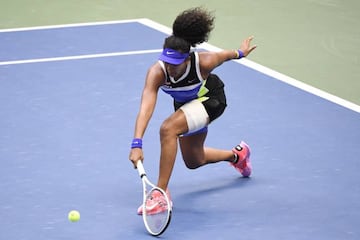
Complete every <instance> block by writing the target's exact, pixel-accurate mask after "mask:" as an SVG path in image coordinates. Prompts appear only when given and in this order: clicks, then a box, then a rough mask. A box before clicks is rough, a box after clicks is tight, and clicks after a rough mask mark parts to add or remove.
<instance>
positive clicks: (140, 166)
mask: <svg viewBox="0 0 360 240" xmlns="http://www.w3.org/2000/svg"><path fill="white" fill-rule="evenodd" d="M136 168H137V170H138V173H139V176H140V177H141V178H142V177H143V176H145V175H146V173H145V169H144V166H143V164H142V161H141V160H138V161H137V162H136Z"/></svg>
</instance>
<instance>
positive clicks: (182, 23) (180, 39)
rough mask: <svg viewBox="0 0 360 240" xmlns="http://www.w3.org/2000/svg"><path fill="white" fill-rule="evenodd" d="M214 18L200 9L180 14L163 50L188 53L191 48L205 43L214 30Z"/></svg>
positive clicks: (196, 8) (192, 9) (188, 10)
mask: <svg viewBox="0 0 360 240" xmlns="http://www.w3.org/2000/svg"><path fill="white" fill-rule="evenodd" d="M214 21H215V16H214V15H213V14H212V13H211V12H209V11H207V10H205V9H203V8H201V7H195V8H190V9H187V10H185V11H183V12H182V13H180V14H179V15H178V16H177V17H176V19H175V21H174V23H173V26H172V29H173V35H171V36H169V37H167V38H166V39H165V42H164V46H163V47H164V48H171V49H175V50H179V51H181V52H183V53H185V52H189V51H190V48H191V47H195V46H196V45H197V44H200V43H203V42H207V41H208V39H209V35H210V32H211V31H212V30H213V29H214Z"/></svg>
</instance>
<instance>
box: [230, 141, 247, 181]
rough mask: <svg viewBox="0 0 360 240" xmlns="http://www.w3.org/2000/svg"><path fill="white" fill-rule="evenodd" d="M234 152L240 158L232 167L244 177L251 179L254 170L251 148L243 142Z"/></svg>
mask: <svg viewBox="0 0 360 240" xmlns="http://www.w3.org/2000/svg"><path fill="white" fill-rule="evenodd" d="M232 151H233V153H234V154H236V155H237V156H238V160H237V162H236V163H231V165H232V166H233V167H234V168H235V169H236V170H237V171H239V172H240V173H241V174H242V175H243V176H244V177H249V176H250V175H251V169H252V167H251V163H250V147H249V146H248V145H247V144H246V143H245V142H243V141H242V142H241V143H240V144H238V145H237V146H236V147H234V148H233V149H232Z"/></svg>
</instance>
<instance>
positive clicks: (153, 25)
mask: <svg viewBox="0 0 360 240" xmlns="http://www.w3.org/2000/svg"><path fill="white" fill-rule="evenodd" d="M130 22H139V23H141V24H143V25H146V26H148V27H151V28H153V29H155V30H157V31H160V32H163V33H165V34H171V32H172V30H171V28H169V27H166V26H164V25H162V24H159V23H157V22H154V21H152V20H150V19H146V18H140V19H129V20H120V21H104V22H90V23H76V24H63V25H52V26H51V25H50V26H39V27H28V28H12V29H0V33H1V32H15V31H31V30H42V29H54V28H65V27H82V26H95V25H106V24H118V23H130ZM199 47H201V48H204V49H206V50H210V51H220V50H222V49H220V48H217V47H215V46H213V45H211V44H208V43H204V44H201V45H200V46H199ZM154 52H161V49H155V50H145V51H129V52H116V53H104V54H90V55H79V56H68V57H57V58H42V59H29V60H18V61H7V62H0V65H10V64H24V63H35V62H49V61H66V60H75V59H85V58H97V57H111V56H120V55H130V54H144V53H154ZM234 61H236V62H238V63H239V64H242V65H244V66H247V67H249V68H251V69H254V70H256V71H258V72H261V73H263V74H265V75H268V76H270V77H273V78H274V79H277V80H279V81H282V82H284V83H287V84H289V85H291V86H294V87H297V88H299V89H302V90H304V91H306V92H309V93H312V94H314V95H317V96H319V97H321V98H324V99H326V100H328V101H331V102H333V103H336V104H338V105H341V106H343V107H345V108H348V109H351V110H353V111H355V112H358V113H360V106H359V105H357V104H355V103H352V102H350V101H347V100H345V99H342V98H340V97H337V96H335V95H333V94H330V93H328V92H325V91H323V90H320V89H318V88H315V87H313V86H311V85H308V84H306V83H303V82H301V81H299V80H296V79H294V78H291V77H289V76H286V75H284V74H282V73H279V72H277V71H274V70H272V69H270V68H267V67H265V66H262V65H260V64H258V63H255V62H253V61H251V60H249V59H241V60H234Z"/></svg>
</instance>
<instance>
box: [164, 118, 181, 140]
mask: <svg viewBox="0 0 360 240" xmlns="http://www.w3.org/2000/svg"><path fill="white" fill-rule="evenodd" d="M160 136H161V137H162V138H163V137H167V136H177V134H176V129H175V127H174V126H173V124H171V122H170V121H169V120H165V121H164V122H163V123H162V124H161V126H160Z"/></svg>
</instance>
